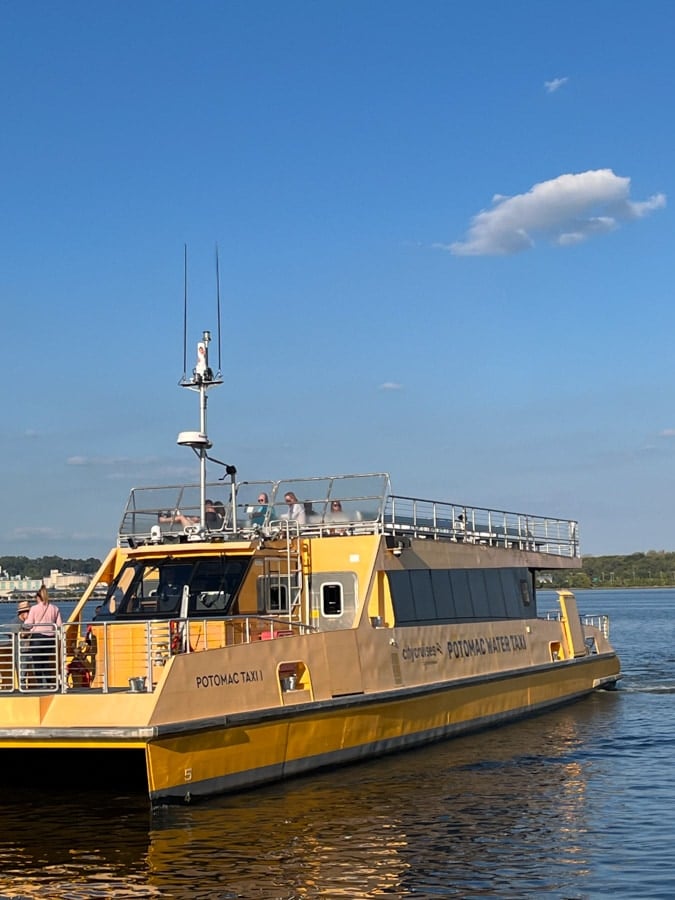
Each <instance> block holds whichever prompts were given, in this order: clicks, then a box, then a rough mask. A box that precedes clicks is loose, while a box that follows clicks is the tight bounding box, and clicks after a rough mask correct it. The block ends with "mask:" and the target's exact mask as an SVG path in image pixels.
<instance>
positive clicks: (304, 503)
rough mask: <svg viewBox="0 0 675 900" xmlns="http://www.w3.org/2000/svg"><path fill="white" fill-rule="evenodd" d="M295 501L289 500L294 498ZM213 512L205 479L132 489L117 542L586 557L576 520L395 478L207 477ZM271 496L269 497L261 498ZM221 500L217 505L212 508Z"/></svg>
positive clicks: (124, 543)
mask: <svg viewBox="0 0 675 900" xmlns="http://www.w3.org/2000/svg"><path fill="white" fill-rule="evenodd" d="M291 495H292V496H293V497H294V498H296V499H295V501H294V502H292V503H289V502H288V500H289V498H290V496H291ZM205 496H206V499H207V501H211V504H209V503H208V502H207V512H206V517H205V522H204V527H202V522H201V521H200V509H201V502H200V500H201V486H200V485H199V484H183V485H167V486H162V487H139V488H134V489H133V490H132V491H131V494H130V496H129V500H128V502H127V505H126V508H125V510H124V514H123V516H122V521H121V523H120V527H119V532H118V545H119V546H132V547H135V546H139V545H142V544H147V543H152V544H160V543H164V542H179V541H180V542H183V541H194V540H211V541H228V540H242V539H243V540H250V539H254V538H256V537H267V538H271V537H274V536H276V535H279V534H280V533H286V534H288V533H289V531H290V532H291V533H293V534H296V533H297V534H298V535H300V536H306V537H324V536H325V537H328V536H331V537H340V536H341V535H345V534H388V535H393V536H397V537H409V538H418V539H425V540H432V541H451V542H455V543H466V544H485V545H489V546H494V547H503V548H505V549H520V550H530V551H536V552H537V553H539V554H543V555H544V556H546V555H549V556H552V557H556V558H557V559H558V565H560V558H561V557H563V558H568V559H569V560H570V564H571V565H573V563H572V560H578V559H579V558H580V550H579V542H578V523H577V522H576V521H574V520H570V519H558V518H552V517H547V516H537V515H532V514H530V513H516V512H509V511H506V510H497V509H487V508H483V507H477V506H469V505H467V504H464V503H451V502H446V501H438V500H425V499H421V498H416V497H406V496H401V495H397V494H393V493H392V492H391V485H390V480H389V476H388V475H387V474H384V473H376V474H368V475H333V476H328V477H321V478H307V479H286V480H280V481H255V482H253V481H243V482H239V483H238V484H236V485H234V486H230V485H228V484H224V483H223V481H218V482H208V483H206V493H205ZM263 497H267V502H260V501H261V498H263ZM212 504H215V508H214V507H213V506H212Z"/></svg>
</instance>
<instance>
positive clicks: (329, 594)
mask: <svg viewBox="0 0 675 900" xmlns="http://www.w3.org/2000/svg"><path fill="white" fill-rule="evenodd" d="M343 608H344V604H343V601H342V585H341V584H322V585H321V613H322V615H324V616H341V615H342V611H343Z"/></svg>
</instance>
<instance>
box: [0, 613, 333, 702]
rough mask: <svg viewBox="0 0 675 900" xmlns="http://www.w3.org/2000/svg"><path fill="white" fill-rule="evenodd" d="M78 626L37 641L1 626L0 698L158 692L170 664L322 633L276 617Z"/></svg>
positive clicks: (56, 628) (69, 625)
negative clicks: (228, 649) (224, 649)
mask: <svg viewBox="0 0 675 900" xmlns="http://www.w3.org/2000/svg"><path fill="white" fill-rule="evenodd" d="M77 628H78V626H77V624H76V623H66V624H64V625H61V626H54V631H53V633H52V634H50V635H45V636H44V640H40V641H38V642H36V641H35V640H34V636H33V635H28V634H25V633H19V632H17V631H16V627H15V626H10V625H0V695H1V694H10V693H11V694H15V693H18V694H42V693H63V694H65V693H68V692H71V691H82V690H86V691H89V690H92V689H93V690H98V691H99V692H103V693H110V692H114V691H128V692H131V693H140V692H152V691H153V690H154V688H155V686H156V684H157V682H158V680H159V679H160V677H161V675H162V670H163V668H164V667H165V666H166V665H167V663H168V662H169V660H170V659H171V658H172V657H174V656H176V655H178V654H183V653H198V652H202V651H204V650H215V649H219V648H222V647H232V646H236V645H239V644H249V643H252V642H253V641H257V640H269V639H273V638H277V637H284V636H288V635H292V634H306V633H310V632H312V631H315V630H316V629H315V628H314V627H313V626H310V625H305V624H303V623H297V622H289V621H288V620H287V619H280V618H278V617H271V616H228V617H226V618H219V619H218V618H209V619H206V618H205V619H195V618H190V619H161V620H150V621H140V622H130V621H115V622H95V623H93V624H91V625H89V626H86V630H85V631H84V632H83V633H81V634H80V633H78V634H77V635H75V634H74V633H73V629H77Z"/></svg>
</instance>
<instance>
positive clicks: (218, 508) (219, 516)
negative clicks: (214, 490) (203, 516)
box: [213, 500, 226, 530]
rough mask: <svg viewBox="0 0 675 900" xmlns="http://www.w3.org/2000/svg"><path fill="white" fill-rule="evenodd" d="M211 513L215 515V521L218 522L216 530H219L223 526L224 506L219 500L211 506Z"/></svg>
mask: <svg viewBox="0 0 675 900" xmlns="http://www.w3.org/2000/svg"><path fill="white" fill-rule="evenodd" d="M213 511H214V512H215V514H216V521H217V522H218V529H219V530H220V529H221V528H222V527H223V525H224V524H225V516H226V513H225V505H224V504H223V503H221V502H220V500H216V502H215V503H214V504H213Z"/></svg>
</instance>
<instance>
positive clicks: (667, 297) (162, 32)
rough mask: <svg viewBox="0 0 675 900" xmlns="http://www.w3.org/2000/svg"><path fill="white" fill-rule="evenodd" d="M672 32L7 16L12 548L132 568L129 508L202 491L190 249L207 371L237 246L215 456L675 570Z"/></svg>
mask: <svg viewBox="0 0 675 900" xmlns="http://www.w3.org/2000/svg"><path fill="white" fill-rule="evenodd" d="M674 26H675V8H674V7H673V6H672V4H671V3H670V2H660V0H652V2H650V3H647V4H639V5H638V4H635V3H633V2H623V0H612V2H604V0H596V2H593V0H591V2H589V0H584V2H578V0H573V2H567V3H553V2H544V0H537V2H518V0H514V2H509V3H505V2H499V0H491V2H485V0H475V2H472V3H470V4H469V3H464V2H462V3H459V2H456V3H454V2H449V0H447V2H436V0H427V2H412V0H405V2H400V0H386V2H384V0H382V2H381V0H358V2H356V0H344V2H339V3H338V2H309V0H285V2H283V3H279V2H271V0H267V2H256V0H247V2H225V0H223V2H205V0H204V2H172V0H162V2H154V0H152V2H150V0H148V2H126V0H118V2H105V0H99V2H94V3H92V2H69V0H63V2H59V3H53V2H34V0H22V2H20V3H19V2H6V0H5V2H2V3H0V79H1V83H2V85H3V91H2V123H3V127H2V131H3V136H2V139H1V140H0V165H1V171H2V216H0V223H1V225H0V227H1V230H2V234H1V238H2V240H1V250H0V252H1V253H2V266H1V267H0V296H1V297H2V319H3V327H2V336H3V354H2V355H3V364H4V365H3V369H4V378H3V381H2V393H1V396H2V428H1V430H0V454H1V459H2V469H1V471H2V488H1V494H2V510H3V515H2V522H1V524H0V555H8V554H22V555H27V556H42V555H47V554H52V553H53V554H59V555H63V556H74V557H86V556H90V555H94V556H102V555H103V554H104V553H105V552H106V551H107V549H108V547H109V546H110V545H111V544H112V543H113V541H114V536H115V533H116V528H117V526H118V524H119V520H120V517H121V514H122V510H123V506H124V503H125V502H126V498H127V495H128V492H129V490H130V488H131V487H133V486H137V485H144V484H175V483H178V482H181V481H183V480H195V479H196V477H197V471H196V469H195V466H194V462H193V460H194V458H193V456H192V454H191V453H190V452H189V451H188V450H185V449H182V448H180V447H177V446H176V435H177V433H178V431H180V430H183V429H190V428H196V427H197V426H198V410H197V406H196V401H195V395H194V394H192V393H191V392H189V391H184V390H180V389H179V388H178V386H177V384H178V381H179V379H180V376H181V374H182V371H183V332H182V326H183V248H184V245H185V244H187V246H188V254H189V298H190V299H189V321H188V326H189V332H188V342H189V348H190V349H189V353H190V359H191V358H192V355H193V348H194V345H195V343H196V341H197V340H198V338H199V337H200V335H201V331H202V330H203V329H205V328H207V329H211V330H212V331H214V333H215V329H216V324H217V322H216V306H215V272H214V255H215V250H214V248H215V246H216V244H217V245H218V247H219V254H220V269H221V304H222V362H223V370H224V377H225V385H224V386H223V387H221V388H219V389H217V390H215V391H213V392H212V393H211V395H210V404H209V434H210V437H211V439H212V440H213V441H214V450H213V453H214V455H215V456H217V457H218V458H220V459H223V460H225V461H227V462H231V463H234V464H236V466H237V468H238V470H239V474H240V476H241V477H242V478H245V479H258V478H260V479H262V478H273V479H275V478H286V477H301V476H307V475H325V474H335V473H340V472H375V471H378V472H379V471H388V472H390V474H391V476H392V481H393V486H394V490H395V491H396V492H397V493H400V494H405V495H409V496H410V495H413V496H420V497H425V498H433V499H442V500H449V501H453V502H460V503H466V504H471V505H475V506H486V507H491V508H495V509H504V510H512V511H516V512H530V513H535V514H538V515H550V516H560V517H569V518H578V519H579V520H580V523H581V528H580V531H581V537H582V548H583V550H584V552H585V553H587V554H601V553H629V552H633V551H638V550H649V549H657V550H659V549H665V550H674V549H675V532H674V531H673V528H672V523H671V510H672V506H673V503H672V497H673V487H674V484H673V482H674V480H675V479H674V470H673V462H674V460H675V403H674V400H675V379H674V378H673V362H672V360H673V348H672V345H673V334H674V332H675V307H674V305H673V302H672V300H671V291H672V288H671V285H672V283H673V258H674V254H673V249H672V248H673V245H674V238H675V234H674V231H675V229H674V226H673V219H672V211H671V210H672V203H671V198H672V197H673V195H674V194H675V191H674V189H673V184H672V181H673V158H674V153H673V151H674V150H675V140H674V137H675V134H674V129H675V125H674V124H673V117H672V114H671V110H672V96H671V95H672V84H673V82H674V81H675V55H674V54H673V41H672V34H673V28H674ZM211 350H212V354H213V353H214V352H216V351H215V349H214V345H212V348H211ZM212 362H213V355H212ZM210 474H211V475H212V476H213V477H214V478H215V477H218V475H219V474H220V472H219V471H218V470H216V471H213V472H211V473H210Z"/></svg>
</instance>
